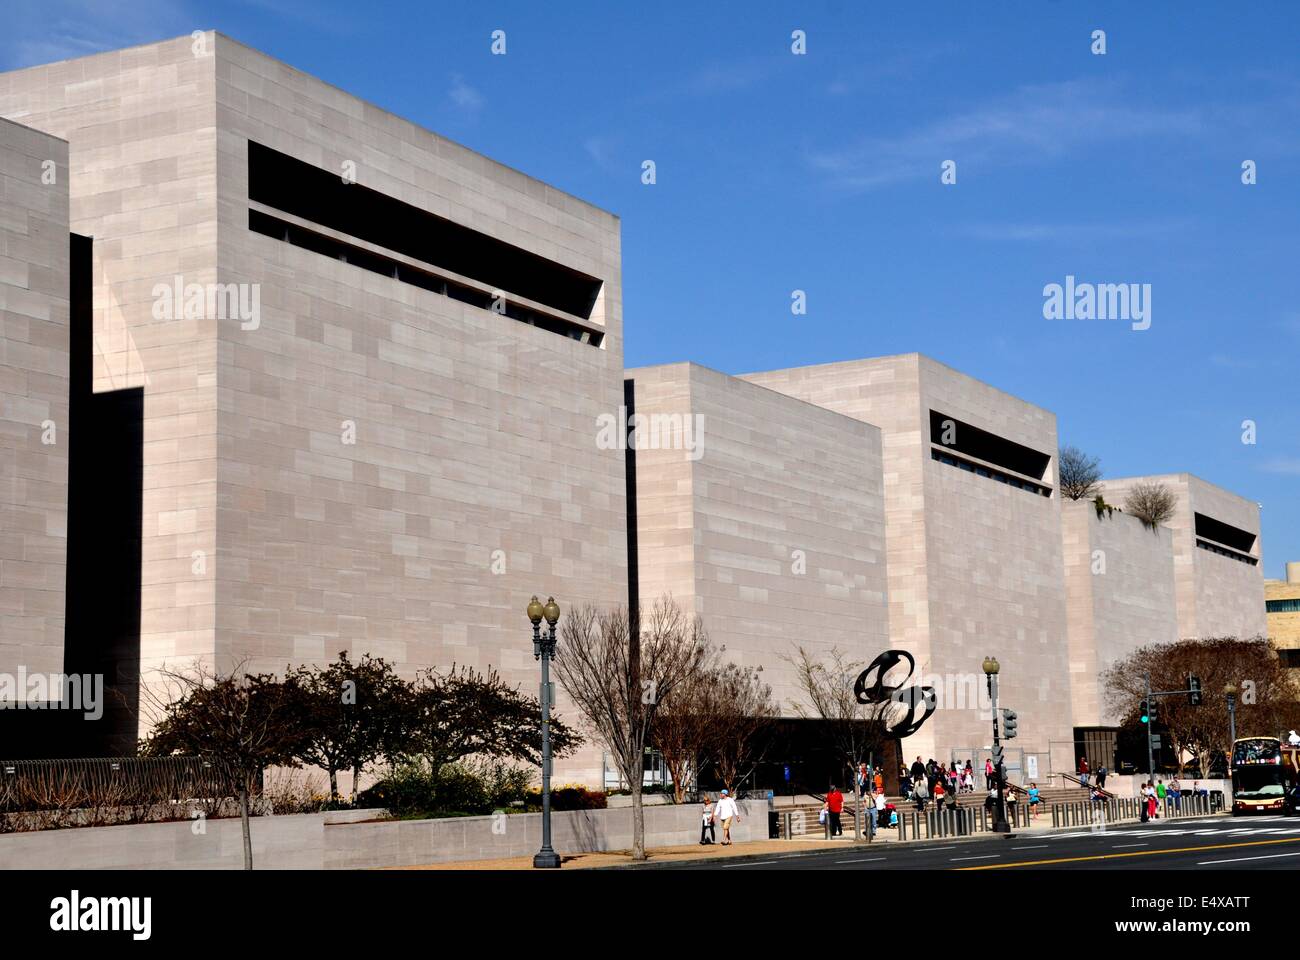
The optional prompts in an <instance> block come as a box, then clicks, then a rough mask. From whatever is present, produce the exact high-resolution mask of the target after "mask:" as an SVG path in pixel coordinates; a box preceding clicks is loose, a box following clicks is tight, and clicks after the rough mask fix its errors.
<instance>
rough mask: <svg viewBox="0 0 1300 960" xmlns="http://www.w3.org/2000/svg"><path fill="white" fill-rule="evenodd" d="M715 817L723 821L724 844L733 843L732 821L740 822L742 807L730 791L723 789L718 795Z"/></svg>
mask: <svg viewBox="0 0 1300 960" xmlns="http://www.w3.org/2000/svg"><path fill="white" fill-rule="evenodd" d="M713 817H714V819H715V820H719V821H721V823H722V846H724V847H725V846H727V845H728V844H730V843H731V821H732V820H735V821H736V822H737V823H739V822H740V808H739V807H737V806H736V801H735V800H733V799H732V797H731V794H730V793H729V792H728V791H726V790H723V791H722V795H721V796H719V797H718V802H717V804H716V805H715V806H714V808H713Z"/></svg>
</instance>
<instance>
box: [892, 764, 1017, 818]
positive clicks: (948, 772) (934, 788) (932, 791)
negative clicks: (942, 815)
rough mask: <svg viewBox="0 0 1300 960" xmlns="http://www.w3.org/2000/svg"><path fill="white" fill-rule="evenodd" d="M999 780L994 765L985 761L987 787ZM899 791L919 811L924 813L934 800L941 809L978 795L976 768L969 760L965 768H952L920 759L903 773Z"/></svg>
mask: <svg viewBox="0 0 1300 960" xmlns="http://www.w3.org/2000/svg"><path fill="white" fill-rule="evenodd" d="M996 779H997V778H996V776H995V775H994V771H993V762H992V761H991V760H987V761H985V769H984V784H985V786H986V787H989V786H995V785H996ZM899 789H900V792H901V793H902V795H903V796H904V797H905V798H906V799H908V800H911V801H912V802H913V803H915V804H916V809H917V810H922V811H923V810H925V808H926V805H927V804H928V803H929V802H930V801H931V800H933V801H934V804H935V806H936V807H937V808H938V809H940V810H942V809H943V805H944V803H945V802H948V803H955V802H956V799H957V795H958V794H961V793H974V792H975V769H974V767H972V766H971V762H970V761H969V760H967V761H966V766H964V767H959V766H958V765H957V764H956V763H953V765H952V766H948V765H946V764H944V763H938V762H936V761H935V760H934V758H933V757H931V758H930V760H929V761H928V762H926V763H922V762H921V758H920V757H917V758H916V760H915V761H914V762H913V763H912V765H911V766H910V767H903V768H902V770H901V771H900V773H899Z"/></svg>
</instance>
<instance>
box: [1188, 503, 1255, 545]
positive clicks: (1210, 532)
mask: <svg viewBox="0 0 1300 960" xmlns="http://www.w3.org/2000/svg"><path fill="white" fill-rule="evenodd" d="M1194 517H1195V521H1196V535H1197V536H1198V537H1203V538H1204V539H1206V540H1213V541H1214V542H1215V543H1219V544H1222V545H1223V546H1225V547H1230V548H1231V549H1233V550H1239V551H1240V552H1242V553H1250V551H1251V548H1253V547H1254V546H1255V534H1253V533H1251V532H1250V531H1248V530H1242V529H1241V528H1240V527H1234V526H1233V525H1232V524H1230V523H1224V522H1223V521H1222V520H1215V519H1214V518H1213V517H1209V516H1206V515H1205V514H1203V513H1198V514H1195V515H1194Z"/></svg>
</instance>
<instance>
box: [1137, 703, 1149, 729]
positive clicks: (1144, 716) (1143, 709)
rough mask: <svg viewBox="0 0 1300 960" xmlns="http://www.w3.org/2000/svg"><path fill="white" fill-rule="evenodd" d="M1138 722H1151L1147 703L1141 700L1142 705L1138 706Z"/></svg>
mask: <svg viewBox="0 0 1300 960" xmlns="http://www.w3.org/2000/svg"><path fill="white" fill-rule="evenodd" d="M1138 722H1139V723H1150V722H1151V713H1150V711H1149V710H1148V709H1147V702H1146V701H1145V700H1143V701H1142V703H1141V704H1140V705H1139V706H1138Z"/></svg>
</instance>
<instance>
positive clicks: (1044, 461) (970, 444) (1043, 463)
mask: <svg viewBox="0 0 1300 960" xmlns="http://www.w3.org/2000/svg"><path fill="white" fill-rule="evenodd" d="M930 442H931V443H934V444H937V445H938V446H941V447H943V448H944V449H945V450H947V451H949V452H951V453H953V454H955V455H962V454H964V455H965V456H967V457H972V458H974V459H976V460H983V461H985V462H986V463H989V464H992V465H993V466H995V467H1002V468H1003V469H1004V470H1010V471H1012V472H1014V473H1019V474H1023V475H1024V476H1026V477H1031V478H1032V479H1034V480H1042V479H1043V477H1044V476H1045V475H1046V473H1047V466H1048V464H1049V463H1051V461H1052V457H1051V455H1050V454H1047V453H1043V452H1041V451H1039V450H1035V449H1033V448H1032V447H1026V446H1025V445H1024V444H1020V443H1016V442H1015V441H1014V440H1008V439H1007V438H1006V437H999V436H998V435H997V434H996V433H989V432H988V431H987V430H981V429H980V428H979V427H976V426H972V425H971V424H969V423H964V422H963V421H961V420H958V419H957V418H956V417H950V416H948V415H947V414H946V413H940V412H939V411H938V410H931V411H930Z"/></svg>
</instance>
